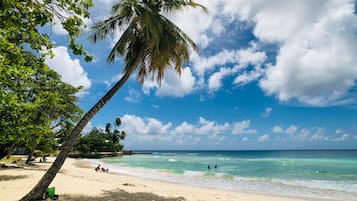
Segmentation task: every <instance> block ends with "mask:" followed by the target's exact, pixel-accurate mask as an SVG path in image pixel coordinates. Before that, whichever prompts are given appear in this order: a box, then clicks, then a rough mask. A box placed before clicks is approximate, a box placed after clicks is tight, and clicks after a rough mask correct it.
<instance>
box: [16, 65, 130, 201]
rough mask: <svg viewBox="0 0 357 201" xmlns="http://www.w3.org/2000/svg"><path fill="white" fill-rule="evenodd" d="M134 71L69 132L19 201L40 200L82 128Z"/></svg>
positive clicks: (124, 76)
mask: <svg viewBox="0 0 357 201" xmlns="http://www.w3.org/2000/svg"><path fill="white" fill-rule="evenodd" d="M134 70H135V69H134V68H132V69H131V71H127V72H125V74H124V75H123V77H122V78H121V79H120V80H119V81H118V82H117V83H116V84H115V85H114V86H113V87H112V88H111V89H110V90H109V91H108V92H107V93H106V94H105V95H104V96H103V97H102V98H101V99H100V100H99V101H98V102H97V103H96V104H95V105H94V106H93V107H92V108H91V109H90V110H89V111H88V112H87V113H86V114H85V115H84V116H83V117H82V119H81V120H80V121H79V122H78V124H77V125H76V127H75V128H74V129H73V131H72V132H71V134H70V136H69V138H68V140H67V142H66V143H65V145H64V146H63V147H62V150H61V152H60V153H59V154H58V156H57V158H56V160H55V161H54V162H53V163H52V165H51V167H50V168H49V169H48V170H47V172H46V173H45V175H43V177H42V178H41V180H40V181H39V182H38V183H37V184H36V186H34V187H33V189H32V190H31V191H30V192H29V193H28V194H26V195H25V196H24V197H23V198H21V200H20V201H35V200H41V199H42V196H43V194H44V193H45V192H46V190H47V188H48V186H49V185H50V184H51V182H52V180H53V179H54V178H55V176H56V174H57V173H58V171H59V170H60V169H61V167H62V165H63V163H64V161H65V160H66V158H67V156H68V154H69V152H70V151H71V150H72V148H73V145H74V143H75V142H76V139H77V137H78V136H79V135H80V133H81V132H82V130H83V128H84V127H85V126H86V125H87V123H88V122H89V121H90V120H91V119H92V118H93V117H94V115H95V114H97V112H98V111H99V110H100V109H101V108H102V107H103V106H104V105H105V104H106V103H107V102H108V101H109V100H110V99H111V98H112V97H113V96H114V95H115V93H116V92H117V91H118V90H119V89H120V88H121V87H122V86H123V85H124V83H125V82H126V81H127V80H128V79H129V77H130V75H131V73H132V72H133V71H134Z"/></svg>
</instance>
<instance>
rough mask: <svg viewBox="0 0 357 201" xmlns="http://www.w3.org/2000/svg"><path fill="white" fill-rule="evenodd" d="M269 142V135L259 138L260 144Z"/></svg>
mask: <svg viewBox="0 0 357 201" xmlns="http://www.w3.org/2000/svg"><path fill="white" fill-rule="evenodd" d="M267 141H269V135H268V134H265V135H262V136H260V137H258V142H267Z"/></svg>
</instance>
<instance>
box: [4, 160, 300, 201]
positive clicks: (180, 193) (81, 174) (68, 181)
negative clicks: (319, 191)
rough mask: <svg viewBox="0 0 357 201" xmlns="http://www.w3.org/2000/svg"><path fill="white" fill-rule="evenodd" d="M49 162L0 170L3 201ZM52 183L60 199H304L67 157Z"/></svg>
mask: <svg viewBox="0 0 357 201" xmlns="http://www.w3.org/2000/svg"><path fill="white" fill-rule="evenodd" d="M53 160H54V158H49V160H48V162H47V163H36V165H35V166H34V167H26V168H14V169H12V168H6V169H0V201H11V200H19V199H20V198H21V197H22V196H23V195H25V194H26V193H27V192H28V191H29V190H30V189H31V188H32V187H33V186H34V185H35V184H36V183H37V181H38V180H39V179H40V178H41V176H42V175H43V174H44V173H45V170H46V168H47V167H48V166H49V165H50V162H51V161H53ZM50 186H54V187H55V188H56V194H58V195H59V198H60V199H59V200H70V201H71V200H72V201H85V200H95V201H117V200H118V201H119V200H123V201H124V200H125V201H183V200H186V201H303V200H304V199H301V198H300V199H299V198H290V197H279V196H272V195H264V194H252V193H245V192H232V191H224V190H217V189H209V188H200V187H195V186H187V185H181V184H173V183H166V182H161V181H154V180H147V179H142V178H137V177H131V176H126V175H118V174H111V173H104V172H95V171H94V168H93V164H89V163H86V162H83V161H80V160H75V159H70V158H68V159H67V160H66V162H65V164H64V166H63V167H62V169H61V171H60V173H58V174H57V176H56V178H55V180H54V181H53V182H52V184H51V185H50Z"/></svg>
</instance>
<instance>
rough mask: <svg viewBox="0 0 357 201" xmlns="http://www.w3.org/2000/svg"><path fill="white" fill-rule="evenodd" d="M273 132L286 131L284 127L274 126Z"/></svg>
mask: <svg viewBox="0 0 357 201" xmlns="http://www.w3.org/2000/svg"><path fill="white" fill-rule="evenodd" d="M272 131H273V133H284V129H283V128H281V127H280V126H274V127H273V128H272Z"/></svg>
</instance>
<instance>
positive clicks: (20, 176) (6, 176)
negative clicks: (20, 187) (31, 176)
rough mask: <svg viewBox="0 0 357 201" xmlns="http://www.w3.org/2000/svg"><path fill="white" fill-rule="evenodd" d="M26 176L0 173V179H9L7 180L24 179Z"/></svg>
mask: <svg viewBox="0 0 357 201" xmlns="http://www.w3.org/2000/svg"><path fill="white" fill-rule="evenodd" d="M26 177H28V176H27V175H16V176H12V175H0V181H9V180H16V179H24V178H26Z"/></svg>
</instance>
